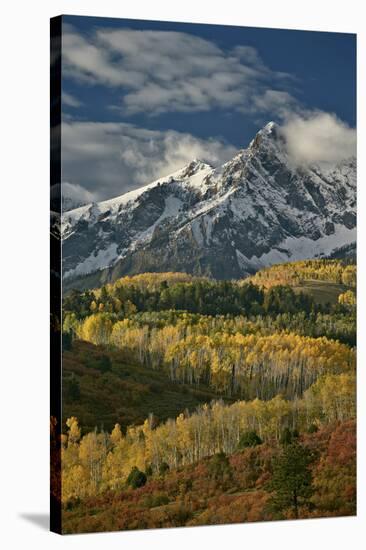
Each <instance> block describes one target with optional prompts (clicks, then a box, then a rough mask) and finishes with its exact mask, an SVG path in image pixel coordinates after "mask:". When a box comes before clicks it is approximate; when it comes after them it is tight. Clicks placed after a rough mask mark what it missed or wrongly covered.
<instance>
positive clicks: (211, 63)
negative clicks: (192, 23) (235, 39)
mask: <svg viewBox="0 0 366 550" xmlns="http://www.w3.org/2000/svg"><path fill="white" fill-rule="evenodd" d="M63 74H64V75H65V76H67V77H70V78H74V79H76V80H79V81H81V82H87V83H89V84H103V85H105V86H110V87H116V88H120V89H121V96H122V97H121V105H120V107H121V108H122V109H123V111H124V113H126V114H134V113H139V112H145V113H149V114H159V113H162V112H169V111H180V112H193V111H207V110H209V109H212V108H228V107H230V108H234V109H240V110H241V111H248V112H250V111H253V110H255V111H256V112H262V111H266V110H267V104H266V102H265V101H264V99H263V101H262V102H260V101H258V100H257V98H258V97H260V96H263V97H265V95H266V92H267V90H269V91H270V92H272V88H273V85H275V84H276V83H277V84H278V85H279V84H283V81H284V79H286V78H287V76H288V75H286V74H285V73H277V72H275V71H272V70H270V68H269V67H266V66H265V65H264V63H263V61H262V60H261V58H260V56H259V54H258V52H257V51H256V50H255V48H252V47H250V46H237V47H235V48H233V49H232V50H231V51H224V50H222V49H221V48H219V47H218V46H217V45H216V44H214V43H213V42H211V41H209V40H204V39H203V38H199V37H197V36H194V35H191V34H187V33H183V32H171V31H148V30H145V31H137V30H130V29H117V30H111V29H108V30H107V29H105V30H98V31H96V32H94V33H93V34H90V35H88V36H87V37H86V36H82V35H81V34H78V33H77V32H76V30H75V29H73V28H72V27H70V26H65V29H64V34H63ZM285 99H288V100H289V101H290V102H291V101H293V98H292V97H291V96H290V94H288V93H287V95H284V96H283V100H285ZM276 105H277V102H272V104H271V108H272V109H273V108H275V107H276ZM281 108H282V104H281Z"/></svg>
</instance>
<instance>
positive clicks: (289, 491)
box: [268, 442, 313, 518]
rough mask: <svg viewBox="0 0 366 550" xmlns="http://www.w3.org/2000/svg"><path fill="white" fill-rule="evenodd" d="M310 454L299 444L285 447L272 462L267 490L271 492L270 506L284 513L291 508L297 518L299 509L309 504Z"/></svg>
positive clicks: (310, 492) (310, 488) (311, 457)
mask: <svg viewBox="0 0 366 550" xmlns="http://www.w3.org/2000/svg"><path fill="white" fill-rule="evenodd" d="M312 460H313V456H312V454H311V452H310V451H309V450H308V449H307V448H306V447H304V446H302V445H300V444H299V443H297V442H296V443H290V444H289V445H286V446H285V447H284V448H283V450H282V452H281V454H280V455H279V456H278V457H276V458H275V459H274V461H273V476H272V480H271V481H270V483H269V485H268V488H269V490H270V491H273V496H272V499H271V506H272V508H273V509H274V510H277V511H284V510H286V509H288V508H292V509H293V511H294V514H295V517H296V518H298V517H299V507H300V506H302V505H305V504H308V503H309V498H310V496H311V494H312V486H311V481H312V475H311V471H310V468H309V466H310V464H311V462H312Z"/></svg>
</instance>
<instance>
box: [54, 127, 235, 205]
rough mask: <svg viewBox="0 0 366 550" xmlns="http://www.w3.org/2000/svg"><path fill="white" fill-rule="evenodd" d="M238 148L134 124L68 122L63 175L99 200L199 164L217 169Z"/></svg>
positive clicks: (64, 144) (214, 140)
mask: <svg viewBox="0 0 366 550" xmlns="http://www.w3.org/2000/svg"><path fill="white" fill-rule="evenodd" d="M235 153H236V148H235V147H233V146H232V145H229V144H226V143H224V142H222V141H220V140H219V139H208V140H204V139H200V138H197V137H194V136H192V135H191V134H188V133H182V132H175V131H173V130H168V131H157V130H146V129H143V128H139V127H137V126H134V125H132V124H126V123H113V122H109V123H107V122H77V121H64V122H63V124H62V173H63V178H64V180H66V181H72V182H73V184H74V185H75V184H78V186H83V188H87V189H88V190H89V191H90V193H92V195H93V197H94V200H95V199H98V200H101V199H106V198H109V197H113V196H117V195H121V194H122V193H125V192H126V191H129V190H131V189H135V188H137V187H139V186H140V185H142V184H145V183H149V182H151V181H153V180H155V179H158V178H159V177H162V176H165V175H168V174H170V173H172V172H174V171H176V170H178V169H180V168H182V167H183V166H185V165H186V164H188V163H189V162H191V161H192V159H193V158H200V159H201V160H204V161H206V162H208V163H211V164H213V165H215V164H220V163H222V162H225V161H226V160H228V159H229V158H231V157H232V156H233V155H234V154H235Z"/></svg>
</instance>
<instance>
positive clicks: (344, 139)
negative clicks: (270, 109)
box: [281, 111, 357, 166]
mask: <svg viewBox="0 0 366 550" xmlns="http://www.w3.org/2000/svg"><path fill="white" fill-rule="evenodd" d="M281 131H282V133H283V135H284V137H285V139H286V142H287V151H288V154H289V157H290V159H291V160H292V162H294V163H295V164H297V165H302V164H303V165H308V164H322V165H330V166H332V165H334V164H337V163H338V162H340V161H341V160H343V159H347V158H350V157H355V156H356V147H357V137H356V130H355V129H354V128H350V127H349V126H348V125H347V124H345V123H344V122H343V121H342V120H340V119H339V118H338V117H337V116H336V115H334V114H331V113H325V112H321V111H320V112H318V111H314V112H311V113H305V114H303V115H300V114H297V115H290V114H288V116H287V120H286V121H285V122H284V124H283V125H282V127H281Z"/></svg>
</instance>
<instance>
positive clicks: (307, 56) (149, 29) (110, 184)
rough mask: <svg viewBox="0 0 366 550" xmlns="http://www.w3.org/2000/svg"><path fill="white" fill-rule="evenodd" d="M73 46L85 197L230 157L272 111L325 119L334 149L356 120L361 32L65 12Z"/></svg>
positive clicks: (68, 147)
mask: <svg viewBox="0 0 366 550" xmlns="http://www.w3.org/2000/svg"><path fill="white" fill-rule="evenodd" d="M62 54H63V59H62V61H63V81H62V82H63V125H64V128H63V130H64V134H63V136H64V140H63V145H64V148H63V153H64V164H63V177H64V181H65V182H66V183H67V185H68V186H70V189H71V186H73V192H75V193H80V194H83V193H84V195H85V197H84V200H90V199H91V198H93V199H96V200H98V199H104V198H108V197H110V196H114V195H118V194H121V193H123V192H125V191H127V190H129V189H132V188H135V187H138V186H140V185H142V184H144V183H148V182H149V181H151V180H152V179H156V178H158V177H160V176H163V175H166V174H167V173H170V172H171V171H174V169H178V168H179V167H180V166H183V165H184V164H186V162H188V161H189V159H190V157H191V156H192V155H193V157H196V156H200V157H201V158H202V157H203V158H204V160H206V161H208V162H210V163H211V164H218V163H220V162H223V161H224V160H227V159H228V158H230V156H232V154H234V152H235V151H236V150H237V149H239V148H243V147H245V146H246V145H247V144H248V142H249V141H250V140H251V139H252V138H253V137H254V135H255V133H256V132H257V131H258V130H259V129H260V128H261V127H262V126H263V125H264V124H265V123H266V122H268V121H269V120H275V121H276V122H278V123H279V124H281V125H286V124H288V122H289V121H293V120H294V118H296V119H297V120H301V121H302V122H304V121H305V123H306V124H307V125H306V124H305V126H306V130H307V132H308V133H307V134H305V136H304V138H305V137H306V138H308V137H309V135H310V137H311V131H313V132H314V128H315V127H316V129H317V130H316V132H318V133H319V121H320V122H321V124H323V122H324V124H323V126H324V128H323V126H322V128H323V129H322V130H321V131H322V133H323V136H322V138H324V135H325V137H326V135H327V134H326V132H329V133H331V134H332V135H334V134H335V133H336V134H337V135H338V133H339V136H340V137H339V140H340V142H339V143H338V148H337V149H336V151H335V152H334V155H333V157H334V156H336V155H337V154H338V153H339V151H340V150H342V149H343V147H344V143H345V141H344V140H349V138H350V135H351V134H350V129H353V128H354V126H355V123H356V97H355V87H356V77H355V71H356V37H355V35H352V34H340V33H324V32H311V31H291V30H277V29H260V28H249V27H233V26H218V25H201V24H184V23H167V22H153V21H136V20H123V19H109V18H94V17H77V16H64V18H63V50H62ZM321 116H322V117H323V118H322V119H319V117H321ZM327 117H328V118H327ZM315 119H316V123H317V124H315V125H314V121H315ZM309 121H313V122H312V123H311V124H312V126H311V125H310V122H309ZM305 126H304V124H303V125H302V126H299V125H298V126H297V128H299V127H301V128H304V127H305ZM309 131H310V134H309ZM315 138H316V136H315ZM323 141H324V139H323ZM65 189H66V187H65Z"/></svg>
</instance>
